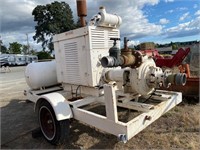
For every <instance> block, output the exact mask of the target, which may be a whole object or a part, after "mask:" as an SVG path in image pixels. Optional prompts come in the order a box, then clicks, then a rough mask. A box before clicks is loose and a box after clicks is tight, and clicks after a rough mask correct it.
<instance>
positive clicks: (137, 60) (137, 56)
mask: <svg viewBox="0 0 200 150" xmlns="http://www.w3.org/2000/svg"><path fill="white" fill-rule="evenodd" d="M133 56H134V57H135V63H134V64H133V65H132V66H131V68H138V67H140V65H141V64H142V62H143V59H142V58H143V57H142V53H141V52H139V51H133Z"/></svg>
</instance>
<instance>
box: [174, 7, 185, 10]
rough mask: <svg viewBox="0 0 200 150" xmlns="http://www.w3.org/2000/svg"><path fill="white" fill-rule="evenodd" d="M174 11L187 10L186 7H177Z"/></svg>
mask: <svg viewBox="0 0 200 150" xmlns="http://www.w3.org/2000/svg"><path fill="white" fill-rule="evenodd" d="M176 10H178V11H184V10H188V8H187V7H177V8H176Z"/></svg>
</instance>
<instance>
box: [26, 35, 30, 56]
mask: <svg viewBox="0 0 200 150" xmlns="http://www.w3.org/2000/svg"><path fill="white" fill-rule="evenodd" d="M26 40H27V48H28V49H27V54H29V47H30V45H29V40H28V33H26Z"/></svg>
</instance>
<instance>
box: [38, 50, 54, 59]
mask: <svg viewBox="0 0 200 150" xmlns="http://www.w3.org/2000/svg"><path fill="white" fill-rule="evenodd" d="M37 56H38V59H39V60H40V59H51V58H52V57H51V55H50V54H49V53H48V52H45V51H40V52H37Z"/></svg>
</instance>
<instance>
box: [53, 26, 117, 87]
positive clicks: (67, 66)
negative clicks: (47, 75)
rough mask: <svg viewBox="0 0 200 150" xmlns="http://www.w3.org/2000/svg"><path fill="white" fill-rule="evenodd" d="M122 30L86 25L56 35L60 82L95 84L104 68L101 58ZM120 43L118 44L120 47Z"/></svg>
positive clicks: (57, 67) (55, 46) (55, 44)
mask: <svg viewBox="0 0 200 150" xmlns="http://www.w3.org/2000/svg"><path fill="white" fill-rule="evenodd" d="M119 37H120V34H119V29H112V28H106V27H96V26H86V27H82V28H79V29H75V30H71V31H68V32H65V33H61V34H58V35H55V36H54V38H53V41H54V49H55V57H56V69H57V78H58V82H59V83H67V84H73V85H82V86H87V87H94V86H97V85H98V84H99V80H100V78H101V74H102V70H103V67H102V66H101V63H100V59H101V58H102V57H103V56H107V55H108V51H109V48H110V47H112V46H113V41H112V40H110V38H119ZM119 43H120V42H118V46H119Z"/></svg>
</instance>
